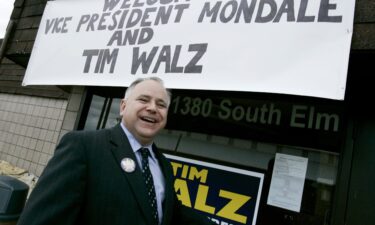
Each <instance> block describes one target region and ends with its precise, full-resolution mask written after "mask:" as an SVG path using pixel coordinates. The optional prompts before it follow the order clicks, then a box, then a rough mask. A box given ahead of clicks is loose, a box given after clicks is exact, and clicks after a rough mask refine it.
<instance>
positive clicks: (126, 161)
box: [121, 158, 135, 173]
mask: <svg viewBox="0 0 375 225" xmlns="http://www.w3.org/2000/svg"><path fill="white" fill-rule="evenodd" d="M121 168H122V169H123V170H124V171H125V172H127V173H131V172H134V170H135V162H134V160H132V159H131V158H123V159H122V160H121Z"/></svg>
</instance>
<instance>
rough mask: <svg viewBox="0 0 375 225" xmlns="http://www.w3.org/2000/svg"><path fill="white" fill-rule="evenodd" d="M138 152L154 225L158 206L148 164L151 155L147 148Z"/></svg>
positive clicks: (156, 220)
mask: <svg viewBox="0 0 375 225" xmlns="http://www.w3.org/2000/svg"><path fill="white" fill-rule="evenodd" d="M140 152H141V155H142V173H143V178H144V179H145V182H146V188H147V194H148V199H149V203H150V205H151V208H152V218H153V219H154V221H155V224H159V217H158V206H157V204H156V195H155V187H154V180H153V179H152V174H151V171H150V167H149V164H148V157H149V156H151V155H150V152H149V150H148V149H147V148H141V149H140Z"/></svg>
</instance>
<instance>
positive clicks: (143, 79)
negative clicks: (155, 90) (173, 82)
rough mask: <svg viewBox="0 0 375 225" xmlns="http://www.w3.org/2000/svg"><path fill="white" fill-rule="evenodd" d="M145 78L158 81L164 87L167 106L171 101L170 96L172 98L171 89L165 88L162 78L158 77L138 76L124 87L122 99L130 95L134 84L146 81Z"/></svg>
mask: <svg viewBox="0 0 375 225" xmlns="http://www.w3.org/2000/svg"><path fill="white" fill-rule="evenodd" d="M146 80H153V81H156V82H158V83H160V84H161V85H162V86H163V87H164V89H165V91H166V92H167V95H168V102H167V103H168V106H169V104H170V102H171V98H172V94H171V91H170V90H169V89H167V88H165V86H164V81H163V80H162V79H160V78H159V77H145V78H138V79H136V80H135V81H133V82H132V83H131V84H130V85H129V87H128V88H127V89H126V91H125V97H124V99H125V100H126V99H128V98H129V96H130V94H131V92H132V91H133V89H134V87H135V86H137V85H138V84H139V83H142V82H143V81H146Z"/></svg>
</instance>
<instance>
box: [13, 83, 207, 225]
mask: <svg viewBox="0 0 375 225" xmlns="http://www.w3.org/2000/svg"><path fill="white" fill-rule="evenodd" d="M170 100H171V96H170V93H169V91H168V90H167V89H166V88H165V87H164V85H163V82H162V80H160V79H159V78H157V77H149V78H143V79H138V80H136V81H134V82H133V83H132V84H131V85H130V86H129V87H128V89H127V91H126V93H125V97H124V99H123V100H122V101H121V104H120V115H121V117H122V121H121V123H119V124H118V125H116V126H115V127H113V128H110V129H103V130H98V131H73V132H70V133H68V134H66V135H65V136H64V137H63V138H62V139H61V142H60V143H59V145H58V146H57V148H56V151H55V154H54V156H53V157H52V159H51V160H50V161H49V163H48V165H47V166H46V168H45V170H44V171H43V173H42V175H41V177H40V178H39V181H38V183H37V185H36V187H35V188H34V190H33V192H32V193H31V195H30V198H29V199H28V201H27V203H26V206H25V208H24V211H23V213H22V214H21V217H20V220H19V221H18V225H50V224H54V225H108V224H111V225H173V224H178V225H209V224H212V223H211V222H210V221H209V220H208V218H206V217H204V216H201V215H199V214H197V213H195V212H194V211H193V210H191V209H190V208H187V207H184V206H183V205H181V203H180V202H179V201H178V200H177V197H176V194H175V192H174V189H173V183H174V181H173V174H172V168H171V165H170V163H169V162H168V161H167V160H166V158H165V157H164V156H163V155H162V154H161V153H160V152H159V151H158V149H157V147H156V146H155V144H154V143H153V140H154V137H155V136H156V135H157V134H158V133H159V131H160V130H161V129H163V128H164V127H165V125H166V122H167V115H168V107H169V104H170Z"/></svg>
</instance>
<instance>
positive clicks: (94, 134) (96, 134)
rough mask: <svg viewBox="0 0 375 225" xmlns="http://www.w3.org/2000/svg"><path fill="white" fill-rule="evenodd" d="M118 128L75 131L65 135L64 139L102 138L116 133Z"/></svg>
mask: <svg viewBox="0 0 375 225" xmlns="http://www.w3.org/2000/svg"><path fill="white" fill-rule="evenodd" d="M116 129H117V126H114V127H111V128H105V129H99V130H73V131H69V132H67V133H66V134H64V135H63V138H74V137H76V138H85V139H86V138H88V139H90V138H101V137H105V136H107V135H109V134H110V133H111V132H116V131H115V130H116Z"/></svg>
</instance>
